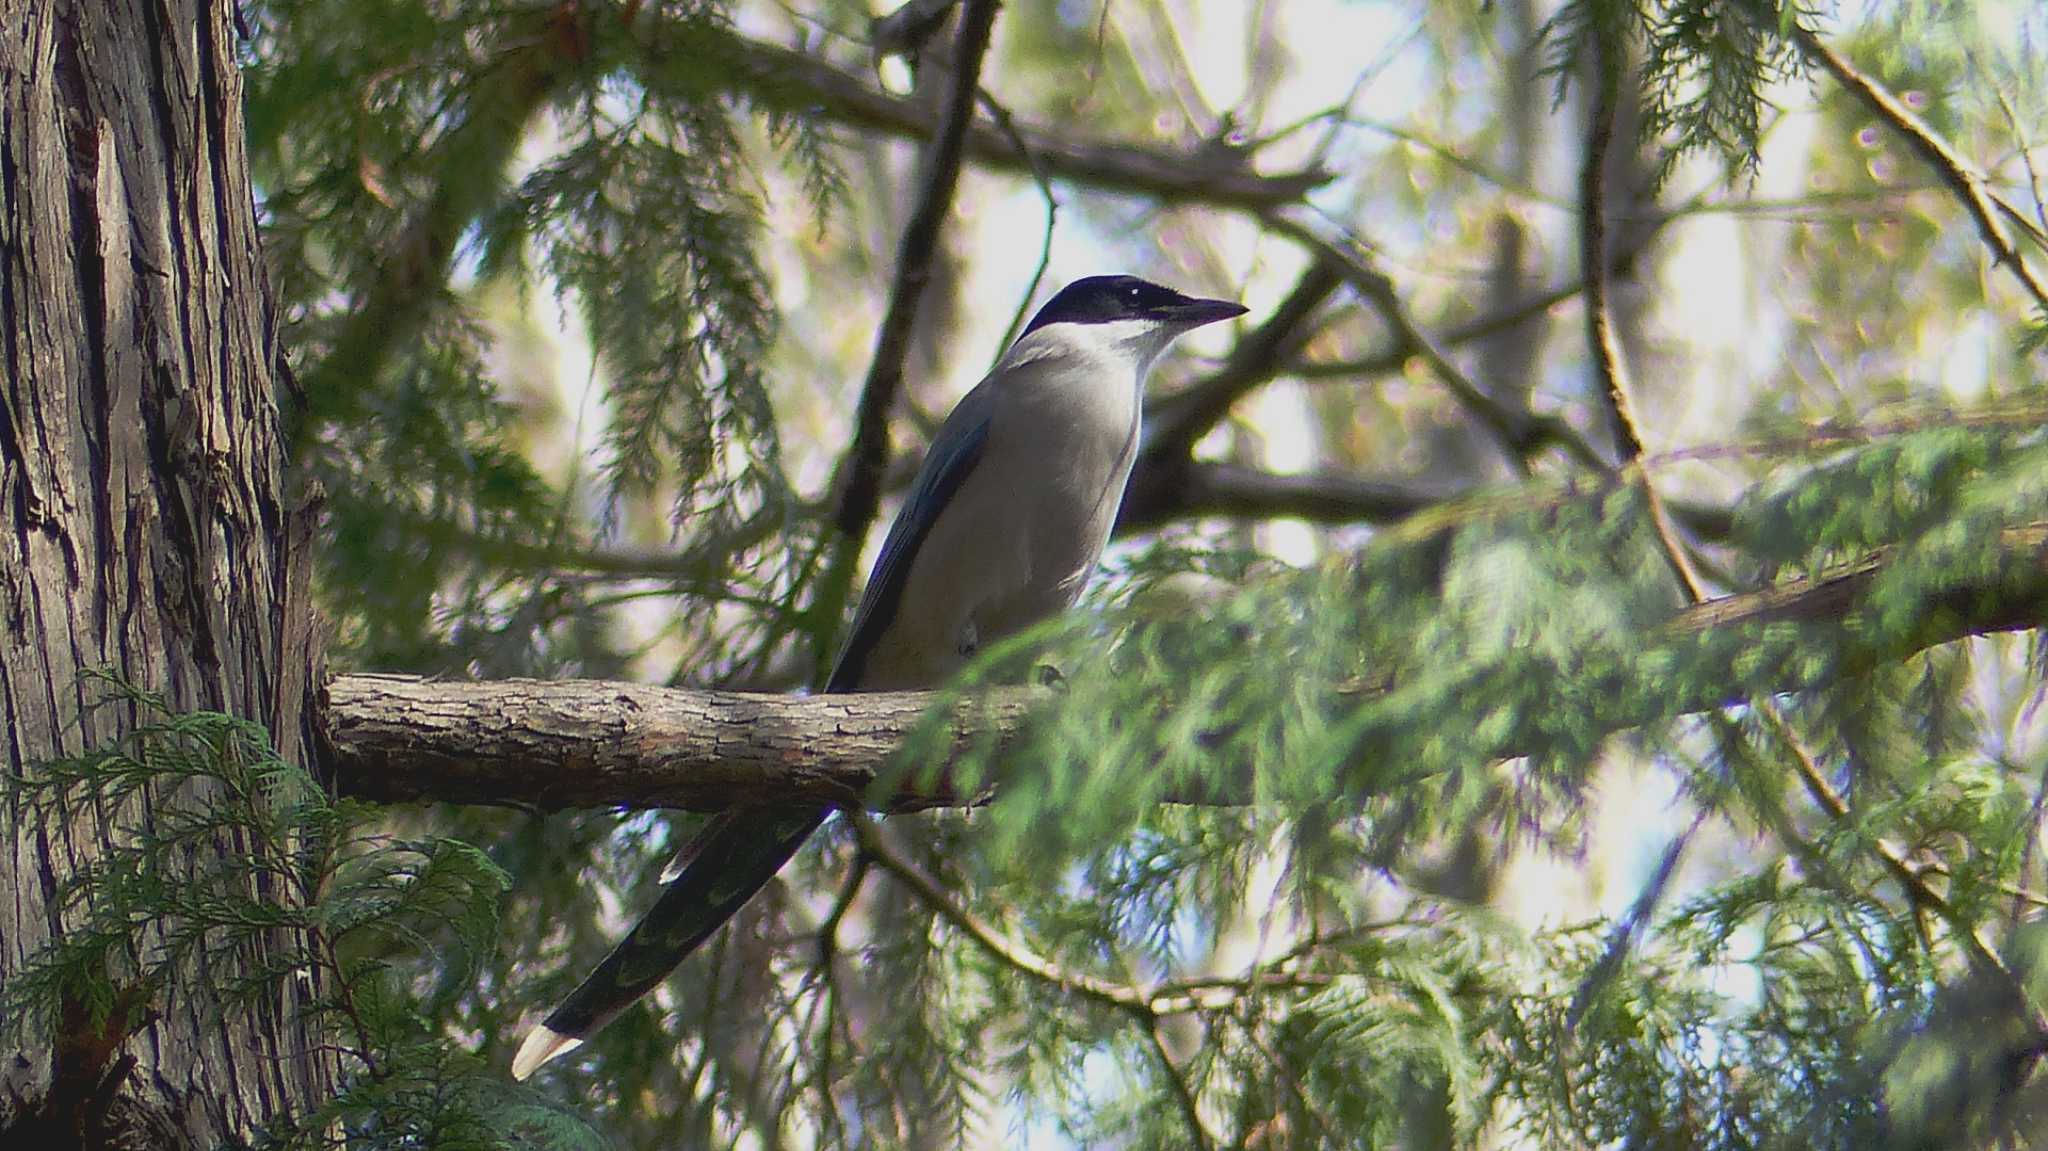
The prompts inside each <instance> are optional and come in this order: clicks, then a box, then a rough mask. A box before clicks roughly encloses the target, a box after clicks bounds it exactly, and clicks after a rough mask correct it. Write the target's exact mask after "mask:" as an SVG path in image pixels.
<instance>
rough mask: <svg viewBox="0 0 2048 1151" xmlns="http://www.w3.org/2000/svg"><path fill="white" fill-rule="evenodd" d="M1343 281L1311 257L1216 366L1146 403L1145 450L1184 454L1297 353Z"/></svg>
mask: <svg viewBox="0 0 2048 1151" xmlns="http://www.w3.org/2000/svg"><path fill="white" fill-rule="evenodd" d="M1343 282H1344V281H1343V280H1342V279H1341V278H1339V277H1338V275H1337V273H1336V270H1335V269H1334V268H1332V267H1331V266H1330V264H1329V263H1328V262H1327V261H1324V260H1321V259H1317V260H1314V261H1312V262H1311V263H1310V264H1309V267H1308V270H1307V271H1305V272H1303V273H1302V274H1301V279H1300V280H1298V281H1296V282H1295V285H1294V290H1293V291H1291V292H1289V293H1288V294H1287V298H1286V299H1285V300H1283V301H1281V303H1280V306H1279V307H1278V308H1275V309H1274V310H1273V314H1272V316H1270V317H1268V318H1267V320H1266V322H1265V323H1263V324H1260V325H1259V326H1258V328H1256V329H1255V330H1253V331H1252V333H1251V334H1250V335H1247V336H1245V337H1244V338H1243V339H1241V340H1239V341H1238V342H1237V347H1235V348H1233V349H1231V352H1230V359H1229V361H1228V362H1227V363H1225V364H1224V365H1223V370H1222V371H1219V372H1217V373H1216V374H1215V375H1213V376H1210V377H1208V378H1207V379H1204V380H1202V381H1201V382H1200V383H1197V384H1195V385H1193V386H1191V387H1189V388H1188V389H1187V390H1185V391H1183V392H1181V393H1180V394H1179V395H1176V396H1170V397H1167V398H1166V399H1164V400H1161V401H1160V402H1159V403H1157V404H1155V405H1151V410H1150V411H1148V412H1147V419H1146V421H1145V423H1146V428H1145V448H1144V451H1145V454H1146V455H1150V456H1179V455H1185V454H1187V452H1188V451H1189V450H1190V449H1192V448H1193V447H1194V445H1195V441H1196V440H1199V439H1201V438H1202V437H1203V436H1204V435H1207V434H1208V432H1209V429H1211V428H1213V427H1215V426H1216V425H1217V424H1218V423H1219V422H1221V421H1222V419H1223V417H1225V416H1226V415H1229V414H1230V408H1231V405H1233V404H1235V403H1237V401H1238V400H1239V399H1241V398H1243V397H1244V396H1245V395H1246V394H1247V393H1249V392H1251V391H1252V390H1254V389H1256V388H1257V387H1258V386H1259V385H1261V384H1263V383H1265V382H1266V381H1268V380H1270V379H1272V378H1273V375H1274V374H1275V373H1276V372H1278V371H1279V370H1280V369H1281V367H1282V366H1283V365H1285V364H1286V363H1287V362H1288V361H1290V360H1292V359H1294V358H1295V357H1296V356H1298V355H1299V354H1300V353H1301V349H1302V347H1303V346H1304V345H1306V344H1307V343H1308V339H1309V337H1310V336H1311V335H1313V334H1314V329H1313V328H1312V327H1311V326H1310V324H1309V321H1310V320H1311V319H1313V318H1314V316H1315V313H1316V310H1317V309H1319V308H1321V307H1322V305H1323V301H1325V300H1327V299H1329V298H1330V294H1331V293H1332V292H1335V291H1336V290H1337V288H1338V287H1339V286H1340V285H1342V284H1343Z"/></svg>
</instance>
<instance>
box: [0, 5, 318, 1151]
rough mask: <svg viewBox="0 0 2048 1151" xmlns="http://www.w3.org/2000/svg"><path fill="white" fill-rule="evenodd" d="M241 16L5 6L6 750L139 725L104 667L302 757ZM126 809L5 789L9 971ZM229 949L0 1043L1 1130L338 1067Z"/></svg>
mask: <svg viewBox="0 0 2048 1151" xmlns="http://www.w3.org/2000/svg"><path fill="white" fill-rule="evenodd" d="M230 21H231V13H230V11H229V5H228V3H227V2H226V0H147V2H146V0H40V2H38V3H33V4H29V5H27V6H25V7H24V6H22V5H9V6H8V11H7V16H6V20H5V22H4V25H0V330H4V333H5V341H6V342H5V346H4V355H5V357H6V371H5V375H4V380H0V389H4V391H0V399H4V404H0V465H4V468H0V523H4V524H5V527H6V530H5V532H4V533H0V620H4V627H0V707H4V709H5V710H4V712H0V722H4V724H5V726H6V731H7V763H6V766H7V767H8V768H9V769H10V770H13V771H17V772H19V771H22V770H24V769H26V768H30V767H32V766H33V765H35V764H36V763H38V762H39V761H43V760H47V759H50V758H52V757H56V756H63V755H70V754H75V753H78V752H81V751H84V750H87V749H90V748H95V747H103V746H105V745H107V744H108V743H109V742H110V741H112V740H113V739H115V738H116V737H118V736H119V735H120V734H121V733H122V732H123V731H125V730H127V729H129V728H130V727H132V726H133V724H134V723H135V721H136V716H135V714H134V712H133V710H132V709H130V708H128V707H126V706H125V705H120V706H114V705H110V706H102V707H93V706H90V705H92V704H93V703H94V701H95V699H96V698H97V697H98V696H99V695H100V694H103V693H102V692H101V691H100V690H98V689H97V688H96V686H95V683H94V682H93V681H89V680H83V679H81V674H80V673H81V672H85V671H88V670H91V669H96V668H106V669H109V670H111V671H112V672H114V673H115V674H117V675H119V676H121V677H123V678H125V679H126V680H128V681H129V682H131V683H133V684H135V685H137V686H139V687H142V688H145V689H147V690H149V691H152V692H156V693H158V694H160V695H162V696H163V697H164V698H165V699H166V700H167V701H168V702H169V704H170V706H171V707H172V708H174V709H177V710H180V711H185V710H194V709H210V710H219V711H226V712H231V713H234V714H236V715H240V716H243V717H246V718H250V719H254V720H257V721H259V722H261V723H262V724H264V725H265V726H266V727H268V728H269V729H270V730H271V732H272V735H273V738H274V739H275V741H276V744H277V747H278V750H279V752H280V754H282V755H283V756H284V757H285V758H287V759H290V760H294V761H296V762H301V763H305V762H309V760H308V757H307V751H308V747H309V745H308V736H307V731H308V728H307V726H306V724H307V719H308V715H309V711H308V708H307V706H306V699H307V689H308V685H309V684H310V683H312V682H314V674H313V673H314V671H315V665H316V663H317V661H318V652H317V650H316V645H315V644H314V642H313V628H312V619H313V616H312V607H311V604H310V601H309V599H308V593H307V581H308V576H309V572H310V568H309V567H308V566H307V561H308V558H309V557H308V556H307V555H306V554H305V547H304V546H303V540H304V533H303V532H302V531H301V530H300V529H301V528H302V526H303V524H304V517H303V516H294V515H292V514H290V513H289V510H288V509H287V507H286V503H285V498H284V489H283V482H282V481H283V471H284V460H283V448H282V445H281V441H280V438H279V427H278V411H277V402H276V385H277V383H278V381H279V379H280V378H281V373H282V370H283V369H282V367H281V359H280V353H279V349H278V344H277V333H276V330H275V319H274V317H273V316H272V314H271V309H270V304H269V298H268V292H267V285H266V282H265V278H264V272H263V267H262V264H261V261H260V256H259V252H258V247H257V232H256V219H255V208H254V203H253V198H252V196H251V191H250V184H249V174H248V164H247V157H246V155H245V154H244V133H243V125H242V91H241V83H240V77H239V75H238V73H237V70H236V66H235V47H236V46H235V41H234V32H233V27H232V24H231V22H230ZM294 540H297V541H299V542H298V543H297V544H296V545H295V544H294V542H293V541H294ZM141 802H142V803H143V804H144V806H145V808H147V806H148V804H150V803H157V804H161V803H162V802H163V798H162V797H161V796H158V797H144V798H143V800H142V801H141ZM114 814H115V813H113V812H108V811H86V812H80V813H74V815H73V817H72V818H70V819H68V820H65V821H50V822H47V823H43V824H39V825H38V824H26V823H25V822H24V820H23V816H22V813H20V812H19V811H12V812H0V822H4V823H5V825H6V826H5V832H6V839H5V842H6V843H7V844H8V848H7V851H6V852H5V854H4V855H0V892H8V893H11V894H12V898H11V899H0V983H4V981H5V980H6V979H7V978H8V977H9V976H10V975H11V974H13V973H15V972H18V971H20V970H21V969H22V965H23V962H24V960H25V958H26V957H27V956H29V955H31V954H33V953H35V952H36V951H38V950H39V949H41V948H43V947H45V946H46V945H47V944H48V943H49V942H50V941H51V940H52V939H53V938H55V937H60V936H61V934H62V933H63V932H64V930H65V928H66V923H65V922H64V920H63V917H62V916H61V915H59V913H58V910H57V905H56V903H55V897H56V894H57V892H58V891H59V888H60V885H62V884H63V883H64V882H65V879H66V876H67V875H69V874H71V873H73V872H74V871H75V870H76V869H77V868H78V867H79V866H80V865H81V864H83V863H85V862H87V861H90V860H91V859H93V858H95V857H96V856H97V855H98V854H99V853H100V852H101V851H103V850H104V845H105V841H106V838H107V830H108V828H109V826H110V825H111V824H112V822H113V819H112V817H113V815H114ZM214 846H215V848H216V849H217V850H221V851H235V850H237V849H238V847H239V845H238V844H236V843H234V842H230V841H228V840H227V839H226V838H225V837H223V839H222V840H221V841H220V842H218V843H216V844H215V845H214ZM146 942H147V941H146V940H145V944H146ZM251 958H255V957H253V956H252V957H251ZM233 974H234V973H233V972H230V971H222V970H219V968H218V964H216V965H215V967H214V969H213V970H210V971H206V972H204V973H201V972H193V973H192V978H190V979H187V980H183V981H181V983H180V984H179V985H178V986H175V987H173V988H171V990H170V993H169V994H168V995H165V996H163V997H161V1001H158V1002H153V1003H150V1004H148V1005H147V1006H148V1007H149V1008H150V1009H152V1012H153V1014H154V1018H153V1021H151V1022H149V1023H148V1024H146V1025H145V1026H142V1027H141V1028H140V1029H139V1030H136V1031H135V1032H134V1034H132V1035H128V1036H125V1037H124V1036H122V1035H120V1034H118V1033H110V1034H105V1035H98V1036H94V1035H81V1034H79V1033H78V1030H77V1028H75V1027H73V1026H70V1025H68V1024H67V1027H66V1034H65V1035H63V1036H59V1037H44V1038H43V1040H42V1041H41V1042H40V1043H38V1045H37V1049H33V1050H27V1051H20V1052H0V1061H4V1062H0V1079H4V1082H0V1144H6V1145H8V1146H15V1145H23V1146H26V1145H27V1144H25V1143H24V1144H16V1143H15V1141H14V1138H15V1137H19V1136H20V1135H22V1134H23V1133H24V1132H25V1130H26V1129H27V1128H26V1125H29V1124H35V1125H36V1129H37V1130H38V1131H39V1132H40V1133H41V1134H42V1135H43V1137H44V1138H45V1139H46V1140H54V1142H39V1143H38V1144H37V1145H39V1146H42V1145H58V1146H61V1145H69V1146H81V1145H96V1144H101V1143H105V1142H108V1141H110V1140H112V1141H118V1142H121V1143H123V1144H134V1143H137V1142H140V1143H144V1144H146V1145H149V1146H170V1147H210V1146H213V1145H215V1144H217V1143H219V1142H221V1141H223V1140H231V1139H244V1138H248V1137H249V1136H250V1134H251V1133H252V1129H253V1128H254V1127H255V1126H256V1125H257V1124H258V1123H261V1122H263V1121H265V1120H266V1119H267V1118H269V1117H272V1116H276V1115H279V1114H280V1113H286V1112H302V1111H303V1110H305V1108H306V1106H307V1104H308V1103H309V1102H310V1101H313V1100H317V1099H319V1098H321V1097H322V1095H323V1094H324V1092H325V1091H326V1089H327V1087H328V1082H329V1077H330V1072H329V1070H328V1068H327V1067H326V1066H325V1064H324V1063H323V1062H322V1061H321V1059H320V1058H319V1057H316V1056H310V1055H308V1054H307V1052H309V1051H312V1050H314V1049H315V1045H314V1041H313V1035H312V1030H313V1029H312V1026H311V1024H310V1023H309V1022H308V1021H306V1020H304V1019H302V1018H300V1017H299V1016H298V1015H297V1013H296V1012H295V1011H294V1010H293V1005H292V1004H290V1003H286V1002H270V1003H267V1004H265V1005H264V1006H263V1007H262V1008H260V1009H259V1010H256V1011H254V1012H251V1011H248V1010H246V1009H243V1010H236V1011H231V1012H227V1013H226V1014H225V1015H224V1014H223V1013H222V1012H220V1011H219V1010H217V1009H216V1008H215V1005H214V1002H213V994H214V992H213V989H214V988H215V987H216V986H218V985H220V983H222V982H223V981H224V980H225V979H227V978H230V977H232V975H233ZM65 1014H66V1015H67V1016H73V1017H76V1021H77V1022H78V1023H79V1025H80V1026H82V1017H83V1013H82V1012H71V1011H67V1012H66V1013H65ZM122 1030H125V1028H122ZM52 1039H54V1040H55V1041H54V1042H52V1041H51V1040H52ZM95 1040H103V1041H104V1042H96V1041H95ZM30 1042H32V1043H37V1041H36V1040H33V1039H32V1040H31V1041H30ZM117 1097H118V1098H117ZM9 1125H13V1126H14V1133H13V1137H10V1135H9V1132H8V1126H9Z"/></svg>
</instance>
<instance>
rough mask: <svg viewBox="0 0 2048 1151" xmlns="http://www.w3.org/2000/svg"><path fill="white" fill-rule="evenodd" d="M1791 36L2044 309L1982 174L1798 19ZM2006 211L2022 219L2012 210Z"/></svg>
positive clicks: (2046, 295)
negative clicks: (1912, 155) (1947, 196)
mask: <svg viewBox="0 0 2048 1151" xmlns="http://www.w3.org/2000/svg"><path fill="white" fill-rule="evenodd" d="M1792 37H1793V39H1794V41H1795V42H1797V43H1798V45H1799V50H1800V51H1801V52H1802V53H1804V54H1805V55H1806V58H1807V59H1809V60H1812V61H1813V62H1815V63H1817V64H1819V65H1820V66H1821V67H1822V68H1824V69H1826V70H1827V73H1828V74H1829V75H1830V76H1833V77H1834V78H1835V82H1836V83H1838V84H1840V85H1841V86H1842V87H1843V88H1845V89H1847V90H1848V91H1849V93H1850V94H1851V95H1853V96H1855V97H1856V98H1857V99H1858V100H1861V101H1862V102H1863V105H1864V106H1865V107H1867V108H1869V109H1870V110H1871V112H1872V113H1874V114H1875V115H1876V116H1877V118H1878V119H1880V120H1883V121H1884V122H1885V123H1886V124H1887V125H1888V126H1890V128H1891V129H1892V131H1894V132H1896V133H1898V134H1899V135H1900V136H1901V137H1903V138H1904V139H1905V141H1906V143H1907V144H1909V145H1911V146H1912V148H1913V150H1914V151H1915V152H1918V153H1919V154H1920V158H1921V159H1922V160H1924V161H1925V162H1926V163H1927V165H1928V166H1929V167H1931V168H1933V169H1934V172H1935V175H1937V176H1939V177H1940V178H1941V182H1942V183H1944V184H1946V185H1947V186H1948V189H1949V191H1950V192H1951V193H1952V194H1953V195H1954V196H1955V198H1956V199H1957V200H1959V201H1960V202H1961V203H1962V205H1963V208H1964V210H1966V211H1968V212H1969V214H1970V219H1971V220H1972V221H1974V222H1975V223H1976V225H1977V234H1978V235H1979V236H1980V237H1982V238H1983V240H1984V246H1985V247H1987V248H1989V249H1991V257H1992V263H1994V264H2002V265H2004V266H2005V267H2006V268H2007V269H2008V270H2009V271H2011V273H2012V275H2013V278H2014V279H2016V280H2018V281H2019V282H2020V286H2021V287H2022V288H2024V289H2025V290H2026V293H2027V294H2028V295H2029V296H2032V297H2033V299H2034V304H2035V305H2036V306H2037V307H2039V308H2040V309H2041V310H2042V311H2043V312H2044V313H2048V283H2043V282H2042V279H2041V277H2040V276H2039V275H2037V274H2036V273H2035V272H2034V270H2033V269H2032V268H2030V267H2028V266H2027V262H2026V260H2024V259H2022V258H2021V256H2020V252H2019V249H2018V248H2016V247H2014V246H2013V242H2012V239H2011V238H2010V237H2008V236H2007V235H2006V234H2005V228H2004V227H2003V226H2002V225H2001V224H2000V223H1999V222H1998V218H1999V215H2000V214H2001V208H2002V207H2003V206H2002V205H2000V204H1998V203H1995V202H1994V200H1993V196H1992V194H1991V193H1990V191H1989V190H1988V189H1987V188H1986V187H1985V184H1984V178H1983V177H1982V176H1979V175H1978V174H1977V173H1976V172H1975V171H1974V170H1973V169H1972V168H1971V166H1970V164H1969V163H1968V162H1966V161H1965V160H1964V159H1963V158H1962V156H1961V155H1959V154H1958V153H1957V152H1956V150H1955V149H1954V148H1953V147H1951V146H1950V145H1949V143H1948V141H1946V140H1943V139H1942V138H1941V136H1940V135H1938V134H1937V133H1936V132H1935V131H1934V129H1933V128H1932V127H1930V126H1928V124H1927V122H1926V121H1925V120H1922V119H1921V118H1920V117H1919V116H1918V115H1916V114H1914V112H1913V110H1912V109H1911V108H1908V107H1906V105H1905V103H1904V102H1903V101H1901V100H1900V99H1899V98H1898V97H1896V96H1893V95H1892V94H1891V93H1890V92H1889V91H1886V90H1885V87H1884V85H1882V84H1879V83H1878V82H1877V81H1876V80H1874V79H1872V78H1870V77H1868V76H1865V75H1864V74H1863V73H1862V72H1860V71H1858V70H1857V68H1856V66H1855V65H1854V64H1851V63H1849V61H1848V60H1847V59H1846V58H1845V57H1843V56H1842V55H1841V54H1839V53H1837V52H1836V51H1835V50H1834V49H1833V48H1830V47H1828V45H1827V43H1826V42H1825V41H1823V40H1822V39H1821V38H1820V37H1819V36H1817V35H1815V34H1814V33H1813V31H1812V30H1811V29H1808V28H1807V27H1805V26H1804V25H1802V24H1799V23H1798V22H1796V21H1795V22H1794V23H1793V25H1792ZM2011 215H2012V216H2013V217H2015V218H2018V219H2021V220H2024V219H2025V217H2024V216H2019V215H2018V213H2016V212H2014V213H2011Z"/></svg>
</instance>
